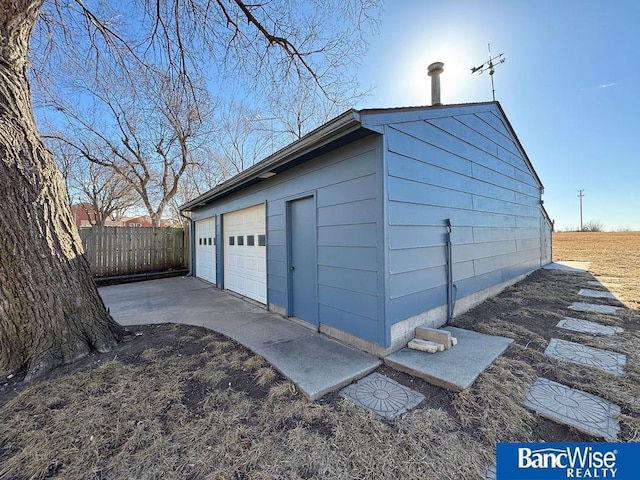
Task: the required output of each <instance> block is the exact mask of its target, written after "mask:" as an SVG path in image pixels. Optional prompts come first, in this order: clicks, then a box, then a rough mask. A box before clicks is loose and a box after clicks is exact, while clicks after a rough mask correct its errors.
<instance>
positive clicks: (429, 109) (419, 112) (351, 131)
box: [180, 102, 543, 211]
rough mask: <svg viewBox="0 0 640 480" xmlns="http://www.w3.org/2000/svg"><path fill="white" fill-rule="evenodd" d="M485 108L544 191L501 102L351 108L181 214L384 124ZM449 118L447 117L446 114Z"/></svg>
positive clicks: (190, 204) (189, 204) (381, 130)
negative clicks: (495, 115) (495, 114)
mask: <svg viewBox="0 0 640 480" xmlns="http://www.w3.org/2000/svg"><path fill="white" fill-rule="evenodd" d="M482 107H497V108H498V109H499V111H500V113H501V115H502V117H503V118H504V120H505V126H506V128H507V129H508V131H509V133H510V134H511V135H512V136H513V139H514V140H515V142H516V145H517V147H518V149H519V150H520V152H521V153H522V157H523V158H524V160H525V162H526V163H527V165H528V166H529V168H530V170H531V173H532V175H533V177H534V178H535V180H536V182H537V183H538V185H539V187H540V188H541V189H542V188H543V185H542V182H541V181H540V178H539V177H538V175H537V173H536V171H535V169H534V168H533V165H532V164H531V161H530V160H529V158H528V156H527V154H526V152H525V151H524V148H523V147H522V145H521V144H520V140H519V139H518V137H517V135H516V133H515V131H514V130H513V127H512V126H511V124H510V123H509V120H508V118H507V116H506V114H505V113H504V110H503V109H502V107H501V106H500V103H499V102H480V103H465V104H454V105H434V106H416V107H398V108H377V109H363V110H355V109H350V110H347V111H346V112H344V113H342V114H341V115H338V116H337V117H335V118H334V119H332V120H330V121H329V122H327V123H325V124H324V125H321V126H320V127H318V128H316V129H315V130H313V131H311V132H310V133H308V134H307V135H305V136H304V137H302V138H300V139H299V140H297V141H295V142H293V143H291V144H289V145H287V146H286V147H284V148H282V149H280V150H278V151H277V152H275V153H273V154H271V155H270V156H268V157H267V158H265V159H264V160H261V161H260V162H258V163H256V164H254V165H253V166H252V167H250V168H248V169H246V170H244V171H242V172H240V173H239V174H238V175H235V176H234V177H232V178H230V179H229V180H227V181H225V182H223V183H221V184H220V185H218V186H216V187H215V188H213V189H211V190H209V191H208V192H206V193H204V194H202V195H200V196H198V197H196V198H195V199H193V200H191V201H189V202H187V203H185V204H183V205H181V206H180V210H181V211H185V210H191V209H192V208H193V207H197V206H204V205H205V204H206V203H208V202H210V201H212V200H215V199H217V198H221V197H224V196H226V195H229V194H231V193H233V192H236V191H238V190H240V189H243V188H246V187H248V186H250V185H252V184H254V183H257V182H259V181H260V180H262V179H265V178H269V177H270V176H273V175H274V174H278V173H281V172H283V171H285V170H288V169H290V168H293V167H294V166H296V165H299V164H301V163H304V162H306V161H307V160H310V159H312V158H315V157H317V156H318V155H322V154H323V153H326V152H329V151H331V150H334V149H336V148H338V147H340V146H342V145H345V144H347V143H350V142H353V141H355V140H358V139H360V138H363V137H365V136H367V135H370V134H373V133H379V134H383V133H384V125H385V124H389V123H400V122H403V121H415V120H418V119H421V118H424V119H427V118H434V115H437V114H438V113H439V112H440V111H443V113H445V112H446V116H451V115H452V112H451V110H453V109H457V110H460V111H461V112H462V113H464V110H468V111H469V113H475V112H477V111H478V110H479V109H480V108H482ZM443 116H445V115H443Z"/></svg>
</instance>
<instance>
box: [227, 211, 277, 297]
mask: <svg viewBox="0 0 640 480" xmlns="http://www.w3.org/2000/svg"><path fill="white" fill-rule="evenodd" d="M223 229H224V286H225V288H227V289H229V290H233V291H234V292H236V293H239V294H241V295H245V296H247V297H249V298H253V299H254V300H257V301H258V302H261V303H267V247H266V235H265V233H266V232H265V206H264V204H262V205H256V206H255V207H251V208H245V209H244V210H238V211H236V212H231V213H226V214H225V215H224V217H223Z"/></svg>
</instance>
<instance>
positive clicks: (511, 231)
mask: <svg viewBox="0 0 640 480" xmlns="http://www.w3.org/2000/svg"><path fill="white" fill-rule="evenodd" d="M488 109H489V110H490V111H487V110H488ZM482 110H483V111H481V112H480V111H479V112H472V111H469V109H465V110H464V111H462V110H461V111H459V112H452V115H450V116H446V115H441V116H440V117H439V118H431V119H429V118H428V119H427V120H412V121H407V122H404V123H393V122H391V123H389V124H388V125H386V127H385V136H386V140H387V142H386V145H387V151H386V152H385V153H386V163H387V174H388V176H389V178H388V182H387V194H386V196H385V201H386V202H387V209H386V210H387V218H386V222H387V224H388V227H387V228H388V238H389V244H388V249H389V255H388V262H389V265H388V270H387V272H388V273H387V275H388V285H389V289H388V292H387V294H386V298H387V317H388V318H387V322H388V323H389V324H393V323H395V322H397V321H400V320H403V319H405V318H409V317H411V316H414V315H417V314H419V313H421V312H424V311H427V310H430V309H432V308H436V307H438V306H441V305H445V304H446V270H445V263H446V260H445V232H446V229H445V227H444V225H445V220H446V219H451V223H452V225H453V232H452V242H453V261H454V265H453V270H454V272H453V276H454V283H455V284H456V286H457V288H458V291H457V296H458V298H462V297H464V296H467V295H470V294H472V293H475V292H478V291H480V290H483V289H485V288H488V287H491V286H493V285H497V284H500V283H503V282H505V281H507V280H509V279H511V278H514V277H516V276H519V275H521V274H523V273H527V272H530V271H532V270H534V269H536V268H538V267H539V266H540V263H541V258H540V257H541V245H542V244H541V230H542V229H541V223H540V222H541V220H540V218H541V217H540V215H541V212H540V188H539V185H538V183H537V179H536V178H535V176H534V174H533V173H532V172H531V170H530V168H529V165H528V164H527V162H526V160H525V159H524V158H523V156H522V154H521V152H520V151H519V149H518V146H517V143H516V140H515V139H514V138H512V136H511V134H510V133H509V129H508V128H507V127H506V126H505V124H504V122H503V120H502V119H501V114H500V112H499V110H498V109H497V107H484V108H483V109H482ZM441 113H442V112H441Z"/></svg>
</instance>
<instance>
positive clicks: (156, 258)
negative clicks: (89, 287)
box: [80, 226, 188, 277]
mask: <svg viewBox="0 0 640 480" xmlns="http://www.w3.org/2000/svg"><path fill="white" fill-rule="evenodd" d="M80 238H81V239H82V245H83V246H84V251H85V255H86V257H87V259H88V260H89V264H90V265H91V271H92V272H93V275H94V276H96V277H106V276H116V275H130V274H135V273H145V272H153V271H159V270H177V269H182V268H186V267H187V257H188V242H187V238H186V234H185V230H184V229H182V228H145V227H96V226H94V227H91V228H81V229H80Z"/></svg>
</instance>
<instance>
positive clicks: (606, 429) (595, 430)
mask: <svg viewBox="0 0 640 480" xmlns="http://www.w3.org/2000/svg"><path fill="white" fill-rule="evenodd" d="M524 406H525V407H527V408H530V409H532V410H534V411H536V412H538V413H539V414H540V415H542V416H543V417H546V418H548V419H550V420H553V421H554V422H558V423H564V424H565V425H570V426H572V427H575V428H577V429H578V430H580V431H582V432H585V433H588V434H589V435H594V436H597V437H604V438H605V439H607V440H614V439H615V438H616V437H617V436H618V434H619V433H620V424H619V423H618V418H617V417H618V416H619V415H620V407H619V406H618V405H615V404H613V403H611V402H609V401H607V400H605V399H603V398H600V397H596V396H595V395H591V394H590V393H587V392H583V391H581V390H576V389H575V388H570V387H567V386H566V385H562V384H561V383H557V382H552V381H551V380H547V379H546V378H538V380H536V382H535V383H534V384H533V386H532V387H531V389H530V390H529V392H528V393H527V395H526V397H525V400H524Z"/></svg>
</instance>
